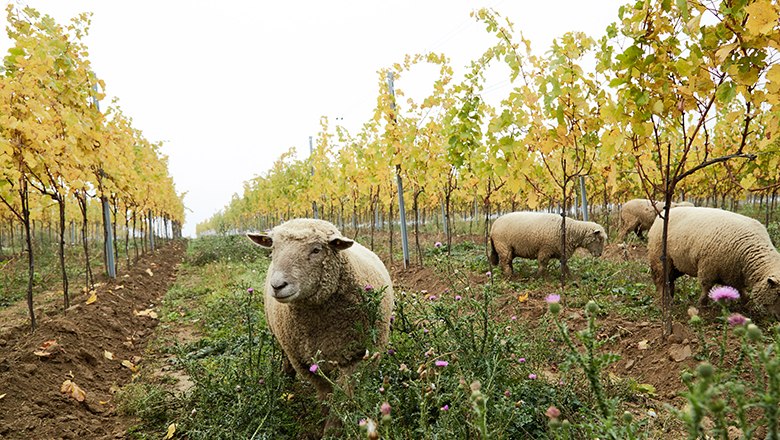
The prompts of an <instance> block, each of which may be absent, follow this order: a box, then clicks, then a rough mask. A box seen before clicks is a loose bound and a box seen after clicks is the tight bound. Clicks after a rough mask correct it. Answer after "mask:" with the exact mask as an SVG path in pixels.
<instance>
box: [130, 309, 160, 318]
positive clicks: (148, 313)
mask: <svg viewBox="0 0 780 440" xmlns="http://www.w3.org/2000/svg"><path fill="white" fill-rule="evenodd" d="M133 314H134V315H135V316H147V317H149V318H152V319H157V312H155V311H154V310H152V309H146V310H141V311H140V312H139V311H137V310H133Z"/></svg>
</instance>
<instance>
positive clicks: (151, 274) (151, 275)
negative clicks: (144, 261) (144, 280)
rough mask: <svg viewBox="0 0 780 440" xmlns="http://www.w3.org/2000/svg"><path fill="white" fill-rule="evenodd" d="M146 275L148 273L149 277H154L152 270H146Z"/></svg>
mask: <svg viewBox="0 0 780 440" xmlns="http://www.w3.org/2000/svg"><path fill="white" fill-rule="evenodd" d="M146 273H148V274H149V276H150V277H153V276H154V274H153V273H152V269H146Z"/></svg>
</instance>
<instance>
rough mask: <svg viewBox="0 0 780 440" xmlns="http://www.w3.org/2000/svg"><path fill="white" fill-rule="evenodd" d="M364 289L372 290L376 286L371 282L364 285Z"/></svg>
mask: <svg viewBox="0 0 780 440" xmlns="http://www.w3.org/2000/svg"><path fill="white" fill-rule="evenodd" d="M363 289H365V290H366V292H370V291H372V290H374V286H372V285H371V284H366V285H365V287H363Z"/></svg>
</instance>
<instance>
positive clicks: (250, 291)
mask: <svg viewBox="0 0 780 440" xmlns="http://www.w3.org/2000/svg"><path fill="white" fill-rule="evenodd" d="M246 291H247V293H250V294H251V293H254V292H255V289H253V288H251V287H250V288H248V289H246Z"/></svg>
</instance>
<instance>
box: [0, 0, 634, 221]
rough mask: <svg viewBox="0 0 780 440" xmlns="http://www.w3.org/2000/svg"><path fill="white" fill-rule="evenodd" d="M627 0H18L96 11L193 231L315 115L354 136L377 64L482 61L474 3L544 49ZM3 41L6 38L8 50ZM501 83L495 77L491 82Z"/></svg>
mask: <svg viewBox="0 0 780 440" xmlns="http://www.w3.org/2000/svg"><path fill="white" fill-rule="evenodd" d="M625 2H626V0H546V1H539V0H497V1H465V0H436V1H432V0H415V1H408V0H395V1H384V2H376V1H370V0H354V1H342V0H332V1H276V2H269V1H252V2H250V1H231V0H223V1H219V2H216V1H208V2H207V1H199V0H197V1H196V0H187V1H183V0H182V1H164V0H154V1H149V0H134V1H106V0H102V1H100V0H91V1H90V0H57V1H51V0H48V1H43V0H31V1H27V2H25V1H22V0H18V1H17V0H14V1H13V3H14V4H27V5H30V6H32V7H34V8H36V9H38V10H39V11H40V12H42V13H47V14H49V15H51V16H53V17H54V18H55V19H57V21H59V22H60V23H65V22H66V21H67V20H68V19H69V18H70V17H72V16H74V15H76V14H77V13H79V12H85V11H88V12H92V13H93V16H92V27H91V31H90V34H89V36H88V37H87V39H86V44H87V45H88V47H89V49H90V61H91V62H92V64H93V67H94V69H95V72H96V73H97V75H98V77H100V78H101V79H103V80H104V81H105V82H106V89H107V90H106V92H107V94H108V95H109V96H116V97H118V98H119V104H120V106H121V107H122V109H123V110H124V112H125V114H126V115H128V116H130V117H132V118H133V125H134V126H135V127H136V128H138V129H140V130H142V131H143V133H144V135H145V137H146V138H147V139H149V140H150V141H164V147H163V152H164V153H165V154H166V155H168V157H169V168H170V172H171V174H172V175H173V179H174V181H175V182H176V187H177V190H178V191H179V192H182V191H186V192H187V196H186V197H185V205H186V206H187V208H188V211H187V212H186V215H187V221H186V224H185V226H184V234H185V235H189V236H194V235H195V224H196V223H198V222H201V221H203V220H205V219H207V218H209V217H210V216H211V215H212V214H214V213H215V212H216V211H218V210H219V209H221V208H222V207H224V206H225V205H226V204H227V203H228V201H229V200H230V197H231V196H232V194H233V193H239V194H240V193H241V192H242V187H243V182H244V181H246V180H248V179H251V178H252V177H254V176H256V175H259V174H263V173H265V172H266V171H267V170H268V168H269V167H270V166H271V164H272V163H273V161H274V160H275V159H276V158H277V157H278V156H279V155H280V154H281V153H282V152H284V151H286V150H287V149H289V148H290V147H293V146H294V147H296V148H297V150H298V152H299V157H302V156H303V155H304V154H308V148H309V147H308V137H309V136H316V134H317V130H318V129H319V121H320V117H321V116H328V117H329V118H330V119H331V121H333V119H334V118H336V117H339V118H343V120H341V121H339V123H340V124H341V125H343V126H345V127H346V128H347V129H349V130H350V132H352V133H355V132H357V130H359V128H360V127H361V126H362V124H363V123H364V122H366V121H367V120H368V119H369V118H370V117H371V112H372V110H373V108H374V106H375V104H376V96H377V92H378V89H377V81H378V76H377V71H378V70H379V69H381V68H384V67H387V66H389V65H392V64H393V63H395V62H398V61H401V60H403V56H404V55H405V54H415V53H422V52H426V51H434V52H437V53H444V54H446V55H447V56H449V57H450V58H451V59H452V66H453V67H454V68H456V69H458V68H460V67H462V66H464V65H466V64H467V63H468V62H469V61H471V60H473V59H475V58H477V57H479V56H480V55H481V54H482V52H483V51H484V49H486V48H487V47H489V45H491V44H492V43H493V39H492V38H493V37H491V36H489V35H488V34H487V33H486V31H485V29H484V26H483V25H482V24H479V23H477V22H476V21H475V20H474V19H473V18H471V17H470V16H469V13H470V12H471V11H472V10H475V9H478V8H480V7H492V8H494V9H495V10H496V11H497V12H499V13H500V14H502V15H503V16H505V17H508V18H509V19H510V20H511V21H512V22H513V23H514V25H515V30H516V31H517V32H523V34H524V35H525V37H526V38H528V39H529V40H530V41H531V43H532V48H533V50H534V52H536V53H538V54H542V53H544V52H545V51H546V49H547V48H548V47H549V45H550V43H551V42H552V40H553V39H554V38H556V37H559V36H560V35H562V34H563V33H564V32H567V31H583V32H586V33H587V34H589V35H591V36H594V37H596V36H600V35H602V34H603V33H604V29H605V28H606V26H607V25H608V24H609V23H611V22H613V21H615V20H616V19H617V10H618V7H619V6H620V5H621V4H624V3H625ZM3 3H4V4H7V3H8V1H7V0H3ZM3 21H5V20H3ZM8 45H9V42H8V40H7V37H6V35H5V33H3V34H2V36H0V50H2V53H3V54H4V53H5V52H6V50H7V48H8ZM456 74H457V71H456ZM457 78H458V77H457V76H456V79H457ZM396 86H397V87H402V88H403V87H407V88H406V90H407V96H408V95H410V94H411V93H410V92H412V91H413V90H414V88H413V85H411V84H406V85H404V84H396ZM507 87H508V86H507V84H506V81H504V78H500V79H496V80H495V81H493V82H492V83H491V81H488V85H487V89H486V90H489V91H490V92H491V93H495V94H497V95H499V96H501V94H502V93H506V88H507ZM420 90H423V89H421V88H420ZM420 93H422V92H420ZM420 98H422V97H420ZM106 104H108V102H105V103H104V105H106Z"/></svg>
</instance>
